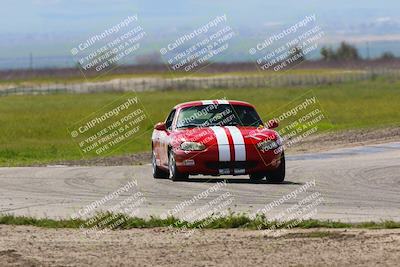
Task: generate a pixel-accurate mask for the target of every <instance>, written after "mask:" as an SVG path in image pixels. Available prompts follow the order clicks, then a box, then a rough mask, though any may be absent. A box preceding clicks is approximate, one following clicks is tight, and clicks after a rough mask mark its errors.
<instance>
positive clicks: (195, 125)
mask: <svg viewBox="0 0 400 267" xmlns="http://www.w3.org/2000/svg"><path fill="white" fill-rule="evenodd" d="M195 127H201V124H185V125H181V126H179V127H178V128H195Z"/></svg>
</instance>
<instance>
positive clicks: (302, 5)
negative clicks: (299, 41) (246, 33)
mask: <svg viewBox="0 0 400 267" xmlns="http://www.w3.org/2000/svg"><path fill="white" fill-rule="evenodd" d="M1 2H2V6H1V9H0V22H1V23H0V33H53V32H60V33H64V32H86V31H93V30H96V29H102V28H104V27H105V26H107V25H110V24H112V23H115V22H117V21H118V20H120V19H121V18H123V17H126V16H127V15H130V14H133V13H135V14H139V16H140V17H141V18H142V21H143V23H145V24H146V25H147V26H148V27H151V28H153V27H155V28H157V27H159V28H172V29H173V28H176V27H178V28H179V27H183V26H185V25H187V26H190V25H191V24H193V23H195V22H196V21H202V20H204V19H207V18H209V17H212V16H213V15H215V14H220V13H226V14H227V15H228V16H229V18H230V19H231V22H232V23H233V24H235V25H237V26H246V27H250V28H257V27H260V26H262V25H273V24H278V23H290V22H291V21H295V20H296V19H298V18H299V17H301V16H303V15H304V14H310V13H316V14H317V15H318V16H319V19H320V20H321V22H324V23H329V24H332V23H335V22H336V23H337V24H338V25H344V26H345V25H347V26H351V25H353V24H355V25H356V24H361V23H363V22H365V23H367V22H369V21H371V20H376V19H384V18H386V19H392V20H393V19H394V20H396V19H399V18H400V16H399V10H400V9H399V8H400V3H399V1H398V0H385V1H377V0H334V1H324V0H279V1H275V0H274V1H265V0H248V1H239V0H175V1H165V0H152V1H146V0H143V1H133V0H130V1H129V0H112V1H110V0H12V1H10V0H2V1H1Z"/></svg>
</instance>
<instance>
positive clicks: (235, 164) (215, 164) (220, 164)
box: [206, 161, 257, 170]
mask: <svg viewBox="0 0 400 267" xmlns="http://www.w3.org/2000/svg"><path fill="white" fill-rule="evenodd" d="M256 165H257V163H256V162H255V161H211V162H206V166H207V168H209V169H213V170H219V169H251V168H254V167H255V166H256Z"/></svg>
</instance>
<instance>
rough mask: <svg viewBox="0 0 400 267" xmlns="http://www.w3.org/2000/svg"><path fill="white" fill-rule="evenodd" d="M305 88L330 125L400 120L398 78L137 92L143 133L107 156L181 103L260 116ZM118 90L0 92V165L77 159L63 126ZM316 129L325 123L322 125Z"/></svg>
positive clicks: (144, 145)
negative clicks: (244, 109) (227, 105)
mask: <svg viewBox="0 0 400 267" xmlns="http://www.w3.org/2000/svg"><path fill="white" fill-rule="evenodd" d="M310 89H312V90H313V93H314V94H315V95H316V96H317V98H318V100H319V102H320V104H321V106H322V108H323V110H324V114H325V115H326V116H327V117H328V118H329V120H330V121H331V123H332V124H333V126H334V127H333V128H332V129H331V130H334V131H338V130H343V129H355V128H366V127H369V128H374V127H375V128H377V127H385V126H399V125H400V112H399V103H400V82H392V81H385V80H382V79H377V80H374V81H372V80H371V81H361V82H349V83H343V84H333V85H325V86H318V87H313V88H310V87H307V88H302V87H292V88H273V89H271V88H264V89H263V88H258V89H253V88H248V89H230V90H220V89H218V90H217V89H215V90H213V89H207V90H192V91H164V92H161V91H159V92H143V93H138V97H139V100H140V101H141V102H142V104H143V105H144V107H145V108H146V110H147V112H148V115H149V118H150V119H151V121H149V122H148V123H147V125H146V126H145V128H146V129H147V132H146V134H145V135H143V136H141V137H140V138H138V139H135V140H133V141H132V142H130V143H129V144H127V145H124V146H122V147H121V148H119V149H118V150H116V151H113V152H112V154H111V155H121V154H127V153H133V152H138V151H146V150H149V149H150V137H151V129H152V126H153V125H152V124H153V123H154V122H158V121H163V120H164V119H165V117H166V116H167V114H168V113H169V111H170V110H171V108H172V107H173V106H174V105H175V104H177V103H180V102H184V101H190V100H199V99H210V98H217V97H222V96H225V97H227V98H228V99H237V100H244V101H248V102H250V103H252V104H254V105H255V106H256V108H257V110H258V112H259V113H260V115H261V117H263V118H270V116H271V114H273V113H274V112H276V111H277V110H278V109H282V107H284V106H286V105H287V104H288V103H289V102H290V101H292V100H293V99H295V98H297V97H299V96H302V95H304V94H305V93H306V92H309V91H310ZM118 97H121V94H118V93H97V94H53V95H37V96H34V95H30V96H29V95H26V96H6V97H0V125H1V126H0V165H1V166H18V165H25V164H32V163H46V162H52V161H59V160H70V159H80V158H81V152H80V151H79V149H78V146H77V145H76V144H75V143H74V142H73V140H72V138H71V137H70V136H69V134H68V131H67V127H69V126H71V125H73V124H74V123H76V122H78V121H80V120H82V119H83V118H85V117H87V116H88V115H89V114H91V113H93V112H95V111H97V110H99V109H101V108H102V107H103V106H105V105H107V104H109V103H110V102H112V101H114V100H115V99H117V98H118ZM319 126H320V127H321V128H329V125H327V124H326V123H325V124H321V125H319Z"/></svg>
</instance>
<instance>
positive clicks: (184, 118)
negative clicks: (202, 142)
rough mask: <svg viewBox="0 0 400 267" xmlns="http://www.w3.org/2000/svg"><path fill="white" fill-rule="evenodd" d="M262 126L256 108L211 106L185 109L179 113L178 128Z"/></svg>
mask: <svg viewBox="0 0 400 267" xmlns="http://www.w3.org/2000/svg"><path fill="white" fill-rule="evenodd" d="M261 124H262V121H261V119H260V117H259V116H258V114H257V112H256V111H255V110H254V108H252V107H249V106H242V105H230V104H218V105H217V104H215V105H213V104H210V105H202V106H193V107H188V108H184V109H182V110H181V111H180V112H179V115H178V120H177V128H188V127H209V126H230V125H239V126H254V127H258V126H259V125H261Z"/></svg>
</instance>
